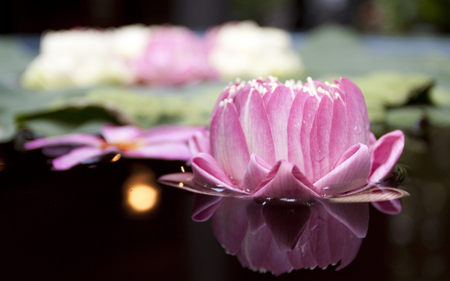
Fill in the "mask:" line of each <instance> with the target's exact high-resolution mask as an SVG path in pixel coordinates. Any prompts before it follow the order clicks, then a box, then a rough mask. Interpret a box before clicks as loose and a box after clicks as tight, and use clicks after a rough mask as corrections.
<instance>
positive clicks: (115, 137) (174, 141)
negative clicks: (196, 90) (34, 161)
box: [25, 125, 203, 170]
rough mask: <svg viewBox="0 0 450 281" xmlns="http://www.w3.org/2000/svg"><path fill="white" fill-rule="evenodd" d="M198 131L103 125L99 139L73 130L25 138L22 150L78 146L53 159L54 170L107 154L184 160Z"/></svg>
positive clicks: (182, 128)
mask: <svg viewBox="0 0 450 281" xmlns="http://www.w3.org/2000/svg"><path fill="white" fill-rule="evenodd" d="M201 131H203V129H202V128H196V127H191V128H189V127H178V126H160V127H154V128H152V129H149V130H146V131H144V130H141V129H140V128H138V127H134V126H111V125H105V126H103V127H102V129H101V134H102V136H103V138H101V137H98V136H94V135H90V134H85V133H75V134H68V135H62V136H56V137H48V138H40V139H36V140H33V141H29V142H27V143H25V149H36V148H43V147H58V146H64V145H75V146H78V147H76V148H73V149H72V150H71V151H70V152H69V153H67V154H64V155H61V156H59V157H57V158H55V159H54V160H53V166H54V167H55V169H56V170H67V169H70V168H72V167H73V166H75V165H78V164H80V163H83V162H86V161H89V160H91V159H93V158H95V157H98V156H101V155H105V154H109V153H117V154H119V155H123V156H125V157H133V158H159V159H167V160H187V159H189V158H190V157H191V156H192V154H191V152H190V150H189V148H188V139H189V138H190V137H191V136H192V135H193V134H194V133H196V132H201ZM118 157H120V156H118Z"/></svg>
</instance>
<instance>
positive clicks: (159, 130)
mask: <svg viewBox="0 0 450 281" xmlns="http://www.w3.org/2000/svg"><path fill="white" fill-rule="evenodd" d="M205 132H206V129H205V128H204V127H186V126H175V125H164V126H157V127H153V128H151V129H149V130H146V131H144V133H143V139H144V140H145V142H146V143H161V142H163V143H164V142H186V141H188V140H189V139H190V138H191V137H192V136H194V135H195V134H197V133H205Z"/></svg>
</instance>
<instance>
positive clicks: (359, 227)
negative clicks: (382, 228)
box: [319, 200, 369, 238]
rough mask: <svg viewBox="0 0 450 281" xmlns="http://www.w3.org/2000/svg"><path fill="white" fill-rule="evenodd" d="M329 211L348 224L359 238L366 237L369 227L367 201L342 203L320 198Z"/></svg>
mask: <svg viewBox="0 0 450 281" xmlns="http://www.w3.org/2000/svg"><path fill="white" fill-rule="evenodd" d="M319 202H320V203H322V205H323V206H324V207H325V209H326V210H327V212H328V213H329V214H330V215H332V216H333V217H334V218H336V219H337V220H338V221H340V222H341V223H343V224H344V225H345V226H347V227H348V228H349V229H350V230H351V231H352V232H353V233H354V234H355V235H356V236H357V237H358V238H364V237H365V236H366V234H367V229H368V227H369V205H368V204H367V203H354V204H340V203H331V202H327V201H325V200H320V201H319Z"/></svg>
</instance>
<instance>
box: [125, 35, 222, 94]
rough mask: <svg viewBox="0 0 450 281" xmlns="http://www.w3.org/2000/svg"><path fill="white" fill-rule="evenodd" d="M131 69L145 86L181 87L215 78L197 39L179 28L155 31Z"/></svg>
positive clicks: (201, 44) (197, 37)
mask: <svg viewBox="0 0 450 281" xmlns="http://www.w3.org/2000/svg"><path fill="white" fill-rule="evenodd" d="M131 66H132V69H133V70H134V72H135V74H136V77H137V80H138V81H140V82H143V83H147V84H158V85H181V84H187V83H195V82H199V81H202V80H206V79H210V78H213V77H215V76H216V73H215V71H214V70H213V69H212V68H211V67H210V66H209V65H208V63H207V59H206V52H205V50H204V47H203V43H202V41H201V39H200V37H199V36H197V35H196V34H195V33H194V32H192V31H190V30H189V29H187V28H185V27H181V26H159V27H154V28H153V29H152V33H151V37H150V39H149V41H148V44H147V47H146V48H145V50H144V52H143V54H141V56H139V57H138V58H137V59H135V60H133V61H132V63H131Z"/></svg>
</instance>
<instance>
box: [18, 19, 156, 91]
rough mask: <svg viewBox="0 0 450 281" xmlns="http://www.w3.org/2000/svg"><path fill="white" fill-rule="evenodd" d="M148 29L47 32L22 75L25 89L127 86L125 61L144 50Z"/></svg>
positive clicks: (129, 74) (130, 78) (129, 78)
mask: <svg viewBox="0 0 450 281" xmlns="http://www.w3.org/2000/svg"><path fill="white" fill-rule="evenodd" d="M149 34H150V28H149V27H145V26H141V25H132V26H124V27H121V28H117V29H108V30H98V29H81V28H79V29H71V30H63V31H49V32H47V33H45V34H44V35H43V36H42V39H41V47H40V54H39V56H37V57H36V58H35V59H34V60H33V61H32V62H31V63H30V65H29V66H28V68H27V69H26V71H25V73H24V74H23V75H22V85H23V86H24V87H26V88H38V89H54V88H62V87H88V86H93V85H97V84H104V83H118V84H131V83H133V82H134V79H135V78H134V75H133V73H132V72H131V71H130V69H129V65H128V61H129V60H130V59H133V58H135V57H137V56H138V55H139V54H140V53H141V52H142V51H143V49H144V48H145V46H146V44H147V41H148V37H149Z"/></svg>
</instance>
